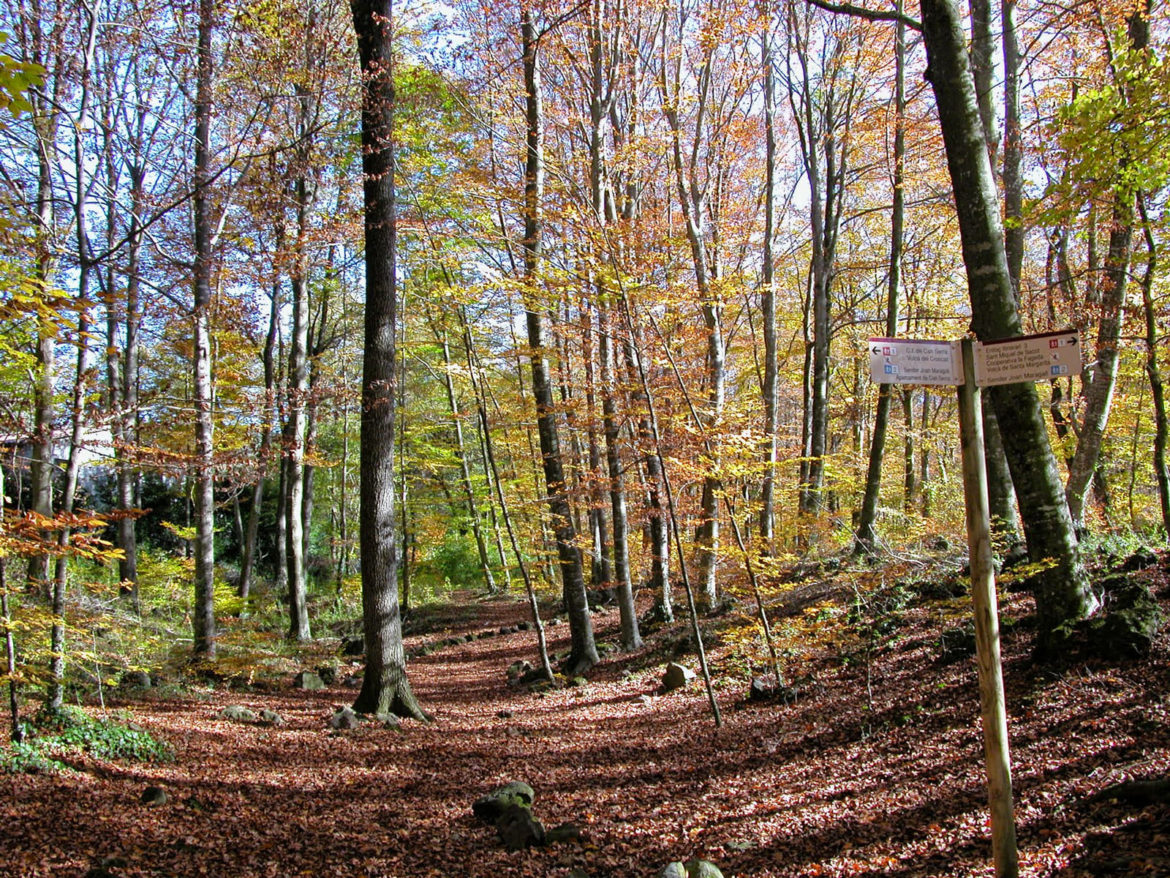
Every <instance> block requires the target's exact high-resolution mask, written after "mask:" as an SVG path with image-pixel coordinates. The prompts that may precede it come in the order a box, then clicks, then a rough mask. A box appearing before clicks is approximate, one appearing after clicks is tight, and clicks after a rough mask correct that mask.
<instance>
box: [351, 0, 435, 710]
mask: <svg viewBox="0 0 1170 878" xmlns="http://www.w3.org/2000/svg"><path fill="white" fill-rule="evenodd" d="M350 10H351V12H352V14H353V24H354V33H355V35H356V37H357V45H358V56H359V58H360V61H361V70H362V81H363V82H362V84H363V88H362V195H363V202H364V208H365V245H366V260H365V261H366V310H365V321H364V339H365V352H364V355H363V358H362V419H361V437H362V438H361V453H360V457H361V463H360V467H361V489H360V494H361V522H360V529H361V536H360V542H361V564H362V628H363V632H364V634H365V640H366V655H365V675H364V676H363V678H362V688H361V692H359V693H358V697H357V699H356V701H355V702H354V710H357V711H359V712H362V713H374V714H377V713H390V712H393V713H396V714H398V715H400V716H412V717H415V718H418V719H425V718H426V715H425V714H424V713H423V711H422V708H421V707H420V706H419V704H418V700H417V699H416V698H415V696H414V693H413V692H412V691H411V688H410V682H409V680H408V679H407V676H406V651H405V649H404V647H403V643H402V616H401V614H400V612H399V607H398V541H397V539H396V534H395V526H394V452H395V447H394V446H395V441H394V440H395V436H394V426H395V420H396V418H397V415H398V412H397V405H396V403H397V396H398V370H397V361H396V355H397V350H396V348H397V339H396V337H395V329H396V323H397V318H398V278H397V265H396V258H397V237H398V226H397V224H398V219H397V211H396V203H395V190H394V171H395V155H394V110H395V90H394V54H393V25H394V5H393V0H351V2H350Z"/></svg>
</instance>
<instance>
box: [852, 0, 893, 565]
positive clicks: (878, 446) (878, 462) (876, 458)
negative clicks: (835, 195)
mask: <svg viewBox="0 0 1170 878" xmlns="http://www.w3.org/2000/svg"><path fill="white" fill-rule="evenodd" d="M901 11H902V3H901V2H900V0H899V3H898V12H899V13H900V12H901ZM905 115H906V25H905V23H904V22H901V21H899V22H898V24H897V26H896V32H895V36H894V179H893V184H894V196H893V203H892V205H891V208H890V266H889V277H888V278H887V282H886V335H887V336H888V337H890V338H893V337H894V336H896V335H897V334H898V311H899V308H900V307H901V304H900V303H901V295H902V248H903V243H904V225H905V215H906V199H905V192H904V188H903V181H904V176H905V164H906V120H905ZM893 391H894V386H893V385H892V384H880V385H878V402H877V411H876V412H875V413H874V418H873V437H872V439H871V440H870V446H869V465H868V468H867V470H866V475H865V494H864V495H863V497H862V500H861V515H860V517H859V519H858V523H857V538H856V542H855V543H854V547H853V551H854V554H872V553H873V551H874V547H875V544H876V542H877V532H876V531H875V530H874V524H875V523H876V522H877V508H878V499H879V497H880V495H881V486H882V461H883V460H884V458H885V448H886V433H887V431H888V429H889V423H890V405H891V402H892V401H893Z"/></svg>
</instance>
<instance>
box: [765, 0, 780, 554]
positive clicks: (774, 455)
mask: <svg viewBox="0 0 1170 878" xmlns="http://www.w3.org/2000/svg"><path fill="white" fill-rule="evenodd" d="M763 18H764V22H763V27H764V34H763V45H762V47H761V57H760V65H761V66H762V67H763V70H764V82H763V89H764V247H763V265H762V266H761V274H762V276H761V285H762V290H761V293H760V311H761V316H760V319H761V321H762V322H763V334H764V382H763V389H762V392H763V395H764V478H763V482H762V484H761V486H760V547H761V550H762V551H763V552H764V553H765V554H769V555H770V554H772V552H773V551H774V550H775V548H776V547H775V540H776V464H777V463H778V462H779V457H780V378H779V376H780V352H779V349H778V347H777V344H776V277H775V274H776V266H775V261H776V255H775V252H774V249H775V237H776V74H775V70H774V67H775V63H776V62H775V58H774V57H773V53H772V36H773V34H772V18H771V15H770V13H769V12H768V11H767V6H766V5H765V12H764V16H763Z"/></svg>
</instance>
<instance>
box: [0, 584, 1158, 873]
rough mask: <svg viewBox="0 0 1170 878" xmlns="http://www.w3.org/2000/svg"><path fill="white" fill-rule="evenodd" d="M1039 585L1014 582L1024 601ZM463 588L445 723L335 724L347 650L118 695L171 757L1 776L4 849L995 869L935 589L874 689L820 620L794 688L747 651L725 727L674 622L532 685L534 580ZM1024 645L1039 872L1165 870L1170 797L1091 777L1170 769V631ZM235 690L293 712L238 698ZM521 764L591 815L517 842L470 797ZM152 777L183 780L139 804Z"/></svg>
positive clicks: (440, 672)
mask: <svg viewBox="0 0 1170 878" xmlns="http://www.w3.org/2000/svg"><path fill="white" fill-rule="evenodd" d="M1159 575H1160V581H1161V579H1164V569H1163V572H1162V573H1161V574H1159ZM1161 596H1162V597H1163V599H1164V598H1165V597H1166V594H1165V589H1164V588H1163V589H1162V594H1161ZM1026 604H1027V601H1026V599H1024V598H1020V597H1013V598H1012V599H1011V604H1010V606H1008V607H1006V608H1005V614H1016V615H1019V614H1020V613H1022V612H1023V611H1024V610H1025V609H1027V606H1026ZM471 606H472V607H474V615H473V614H472V611H471V610H467V609H464V610H462V611H461V612H460V614H456V615H453V616H452V617H451V619H450V620H449V624H447V625H444V626H443V627H442V628H441V629H440V630H431V631H428V633H426V634H415V635H410V636H408V637H407V646H408V649H412V650H417V648H418V647H420V646H421V645H422V644H424V643H434V642H436V641H440V640H443V639H447V638H454V637H455V636H457V635H463V634H468V633H470V634H475V633H478V632H484V631H493V632H495V633H494V634H493V636H490V637H489V636H485V637H482V638H481V639H475V640H472V641H470V642H463V643H460V644H458V645H446V646H442V647H441V648H438V649H437V650H436V651H434V652H432V653H431V654H429V655H421V656H419V657H417V658H414V659H412V660H411V661H410V663H409V673H410V677H411V681H412V684H413V686H414V688H415V691H416V692H417V694H418V695H419V696H420V699H421V701H422V703H423V704H424V706H425V708H426V709H427V710H428V711H429V712H431V713H432V714H433V716H434V721H433V722H432V723H430V724H425V725H424V724H421V723H418V722H405V723H403V725H402V727H401V730H399V731H394V730H387V729H384V728H382V727H381V726H379V725H375V724H365V725H363V726H362V727H360V728H358V729H354V730H349V731H342V732H335V731H333V730H331V729H330V725H329V721H330V718H331V716H332V715H333V713H334V711H335V710H337V709H338V708H339V707H341V706H343V705H346V704H349V703H351V702H352V700H353V696H354V693H355V691H356V690H355V689H353V688H351V685H352V684H347V680H348V679H349V677H350V676H352V675H354V674H360V667H359V666H357V665H354V666H349V665H345V664H343V665H342V667H341V669H340V673H339V676H338V679H337V681H336V682H335V684H334V685H332V686H330V687H328V688H327V689H325V690H323V691H318V692H305V691H301V690H297V689H292V688H290V687H288V685H287V681H285V683H284V684H283V685H282V686H280V687H279V688H276V689H274V690H273V691H260V690H259V689H258V688H255V687H254V688H252V689H250V690H239V689H236V690H227V689H222V688H221V689H216V690H206V691H204V692H202V693H199V697H197V698H196V697H191V696H190V695H188V696H186V697H167V698H163V697H161V696H154V695H152V696H148V697H144V698H142V699H136V700H132V701H123V702H120V703H119V704H118V705H117V706H118V707H119V708H122V709H125V710H127V711H129V713H130V714H132V716H133V719H134V721H135V722H136V723H138V724H139V725H141V726H142V727H144V728H147V729H148V730H150V731H151V732H152V733H154V734H155V735H156V736H159V737H162V738H165V739H166V740H167V741H169V742H170V743H171V744H172V745H173V746H174V748H175V750H176V754H177V759H176V761H175V762H174V763H171V764H133V763H117V764H114V763H97V762H93V761H90V762H86V763H84V764H82V763H78V767H79V768H80V769H82V770H81V771H79V772H77V773H74V774H70V775H67V776H60V777H49V776H43V775H42V776H38V775H28V776H7V777H0V849H2V850H3V856H2V860H0V873H2V874H5V875H12V876H21V878H25V876H84V875H91V876H99V875H107V876H188V875H212V876H233V878H235V876H290V875H353V876H361V875H370V876H400V878H413V876H489V875H490V876H553V878H561V876H567V875H568V874H569V873H570V870H571V869H574V868H577V869H580V870H582V871H583V872H584V873H585V874H588V875H589V876H592V878H605V876H612V878H624V876H629V878H633V876H646V878H649V876H652V875H655V874H656V873H657V872H658V870H659V869H661V868H662V866H663V865H665V864H666V863H668V862H669V861H671V860H676V859H681V860H685V859H688V858H690V857H695V856H698V857H704V858H706V859H710V860H712V861H714V862H716V863H717V864H719V866H720V867H721V868H722V869H723V871H724V874H726V875H729V876H731V875H740V876H748V875H761V876H813V875H901V876H950V875H990V874H991V868H990V865H989V862H988V859H987V857H988V849H989V843H988V842H987V841H986V838H985V836H986V824H987V818H986V795H985V791H984V785H983V774H982V758H981V754H982V750H981V737H980V733H979V723H978V704H977V690H976V686H975V682H974V678H975V675H974V668H973V665H972V663H971V661H969V660H961V661H957V662H950V663H945V664H944V663H940V662H938V661H937V657H936V655H935V647H936V645H937V639H938V629H937V624H936V621H935V620H933V619H932V616H931V613H930V612H929V611H927V610H925V609H922V610H912V611H911V612H910V613H908V614H907V616H906V618H905V620H904V623H903V624H904V626H905V628H904V631H903V632H902V636H901V637H900V638H899V640H898V641H897V643H896V645H894V646H893V647H892V648H890V649H888V650H886V651H884V652H883V653H882V654H881V655H879V656H877V657H875V659H874V662H873V665H872V668H871V670H872V677H871V683H872V688H873V701H872V709H869V707H868V706H867V704H866V696H865V680H864V674H863V671H862V669H861V668H860V667H859V666H858V665H857V664H856V663H855V662H854V663H848V662H845V663H843V662H841V661H840V654H839V652H834V650H832V649H827V648H826V649H821V650H819V651H810V652H809V653H808V654H807V655H806V656H804V657H802V658H801V659H800V662H799V666H798V670H799V672H800V674H801V677H800V681H801V684H800V687H799V693H800V694H799V697H798V699H797V700H796V702H795V703H791V704H785V705H778V704H766V705H749V704H744V703H743V696H744V692H745V685H746V681H745V679H744V678H743V677H742V675H741V676H740V677H738V678H733V677H731V676H730V675H729V674H728V673H727V672H726V667H725V666H724V673H723V675H722V677H721V680H722V682H721V683H720V685H719V686H718V688H717V693H718V697H719V700H720V702H721V706H722V707H723V708H724V718H725V725H724V727H723V728H721V729H718V730H717V729H715V727H714V725H713V723H712V721H711V718H710V715H709V713H708V712H707V708H706V698H705V695H704V693H703V691H702V688H701V686H700V685H699V683H698V682H697V681H696V682H695V683H693V684H692V686H691V688H690V689H688V690H685V691H680V692H676V693H672V694H669V695H658V694H657V692H656V689H657V686H658V683H659V680H660V679H661V674H662V667H663V664H664V662H665V661H666V655H665V652H666V644H667V643H669V641H668V640H667V639H666V638H667V637H668V635H669V634H670V632H668V631H664V632H660V633H659V634H657V635H654V636H652V637H650V638H649V639H648V641H649V644H650V647H649V649H648V651H646V652H640V653H637V654H634V655H628V656H626V655H621V654H614V655H612V656H611V657H609V658H607V659H606V660H605V661H604V662H603V663H602V664H601V665H600V666H599V667H598V668H597V669H595V671H594V673H593V674H592V675H591V677H590V680H589V682H588V683H587V684H586V685H584V686H579V687H575V688H563V689H557V690H553V691H549V692H547V693H542V694H534V693H528V692H526V691H522V690H518V689H516V688H513V687H510V686H509V685H508V683H507V680H506V671H507V668H508V666H509V665H510V664H511V663H512V662H515V661H517V660H521V659H527V660H530V661H534V662H535V635H534V634H533V633H532V632H530V631H518V632H512V633H508V634H499V633H498V629H499V628H501V627H510V626H513V625H515V624H516V623H518V622H520V621H521V620H523V619H525V618H527V612H528V611H527V605H526V604H525V603H522V602H517V601H513V600H496V601H491V602H479V603H475V604H473V605H471ZM594 619H595V625H596V627H597V630H598V636H599V640H601V641H603V642H612V641H615V640H616V636H617V624H618V617H617V612H616V610H615V611H605V612H602V613H599V614H597V615H595V616H594ZM1022 627H1025V626H1021V628H1022ZM677 630H678V629H676V632H675V633H677ZM548 634H549V641H550V649H551V650H553V651H559V650H563V649H566V648H567V646H568V628H567V626H566V625H563V624H560V625H555V626H551V627H550V628H549V629H548ZM1028 648H1029V637H1028V636H1026V635H1019V636H1015V637H1011V638H1009V639H1008V640H1007V641H1006V642H1005V657H1006V663H1007V669H1006V676H1007V681H1008V693H1009V698H1008V700H1009V705H1010V707H1011V711H1012V717H1011V721H1012V727H1011V731H1012V745H1013V748H1014V752H1013V756H1014V770H1015V777H1016V788H1017V819H1018V821H1019V824H1020V842H1021V849H1022V853H1021V863H1022V869H1021V874H1024V875H1029V876H1041V875H1068V876H1077V875H1097V874H1151V875H1153V874H1168V873H1170V852H1168V850H1167V836H1168V832H1167V831H1168V830H1170V819H1168V817H1167V811H1166V809H1165V807H1164V806H1161V805H1149V806H1146V807H1145V808H1140V807H1135V806H1130V805H1124V804H1119V803H1116V802H1089V801H1088V797H1089V796H1090V795H1091V794H1092V793H1094V792H1096V791H1099V790H1100V789H1102V788H1104V787H1106V786H1108V785H1109V784H1110V783H1113V782H1116V781H1118V780H1121V779H1125V778H1128V777H1155V776H1164V775H1166V774H1167V773H1168V769H1170V735H1168V734H1167V725H1166V699H1167V692H1170V685H1168V684H1170V679H1168V678H1170V671H1168V669H1167V660H1166V659H1167V649H1166V644H1165V642H1164V640H1163V642H1161V643H1159V645H1158V647H1157V649H1156V653H1155V656H1154V657H1153V658H1152V659H1151V660H1149V661H1147V662H1139V663H1127V664H1122V665H1118V666H1112V667H1103V666H1101V667H1098V666H1094V665H1091V664H1085V665H1081V666H1078V667H1076V668H1075V669H1072V670H1070V671H1069V672H1067V673H1065V674H1063V675H1061V676H1055V675H1053V674H1051V673H1048V672H1034V671H1033V670H1032V668H1031V666H1030V663H1029V662H1028V660H1027V658H1026V656H1027V651H1028ZM834 656H836V657H834ZM714 661H715V663H716V664H717V665H719V664H721V663H724V665H725V662H726V658H725V657H721V656H720V654H719V653H718V652H716V653H715V658H714ZM790 664H791V665H793V666H796V665H797V660H796V659H795V658H794V659H791V660H790ZM232 704H238V705H243V706H246V707H249V708H251V709H252V710H254V711H256V712H259V711H260V710H261V709H269V710H275V711H277V712H279V713H280V714H281V716H282V717H283V719H284V721H285V724H284V725H283V726H280V727H270V726H264V725H260V724H256V723H250V724H243V723H234V722H229V721H227V720H224V719H221V718H219V717H218V713H219V711H220V710H221V709H222V708H224V707H225V706H227V705H232ZM509 780H524V781H527V782H528V783H530V784H531V785H532V786H533V788H534V789H535V791H536V800H535V803H534V806H533V812H534V814H535V816H537V817H538V818H539V819H541V820H542V821H543V822H544V824H545V826H546V827H552V826H555V825H557V824H560V823H563V822H566V821H571V822H573V823H575V824H576V825H577V826H579V827H580V829H581V830H582V835H583V838H582V840H581V841H580V842H567V843H562V844H558V845H553V846H549V847H546V848H539V849H531V850H528V851H524V852H520V853H509V852H507V851H506V850H505V849H504V848H503V846H502V845H501V844H500V842H499V840H498V839H497V837H496V833H495V830H494V829H492V828H491V827H488V826H485V825H482V824H480V823H478V822H476V821H475V819H474V818H473V817H472V814H471V804H472V802H473V801H474V800H475V799H476V798H478V797H479V796H481V795H483V794H485V793H487V792H489V791H490V790H491V789H492V788H494V787H495V786H497V785H499V784H502V783H504V782H506V781H509ZM150 785H157V786H160V787H162V788H163V789H164V790H165V791H166V793H167V795H168V801H167V802H166V803H165V804H163V805H161V806H156V807H149V806H146V805H143V804H140V797H141V795H142V793H143V790H144V789H145V788H146V787H147V786H150ZM103 863H104V866H103V865H102V864H103Z"/></svg>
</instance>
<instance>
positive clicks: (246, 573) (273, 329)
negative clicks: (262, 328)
mask: <svg viewBox="0 0 1170 878" xmlns="http://www.w3.org/2000/svg"><path fill="white" fill-rule="evenodd" d="M278 238H279V235H278ZM277 249H278V250H279V249H280V247H279V245H278V246H277ZM279 321H280V278H279V276H278V277H276V278H275V279H274V280H273V282H272V292H271V299H270V300H269V308H268V332H267V334H266V335H265V336H264V355H263V364H264V411H265V416H264V423H263V432H261V434H260V448H259V449H258V451H257V455H258V458H259V470H258V477H257V479H256V484H255V485H254V486H253V487H252V505H251V508H250V509H249V510H248V526H247V530H246V531H245V532H244V551H243V558H242V559H241V561H240V584H239V596H240V597H241V598H243V599H244V600H247V599H248V595H249V594H251V590H252V580H253V578H254V577H255V573H256V549H257V539H258V537H259V535H260V518H261V515H262V514H263V512H264V483H265V481H266V476H267V468H268V459H269V457H270V456H271V454H272V431H273V429H274V428H275V424H276V417H277V415H276V334H277V329H278V326H279ZM282 461H283V458H282ZM341 496H342V497H344V496H345V492H344V491H342V494H341Z"/></svg>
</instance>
